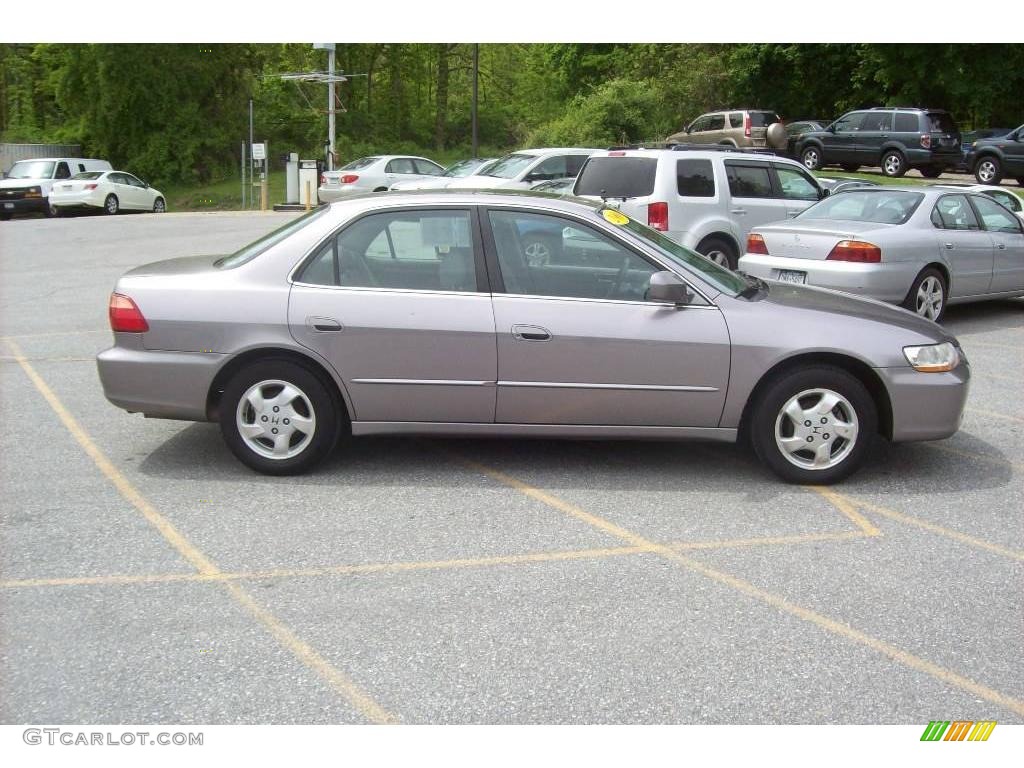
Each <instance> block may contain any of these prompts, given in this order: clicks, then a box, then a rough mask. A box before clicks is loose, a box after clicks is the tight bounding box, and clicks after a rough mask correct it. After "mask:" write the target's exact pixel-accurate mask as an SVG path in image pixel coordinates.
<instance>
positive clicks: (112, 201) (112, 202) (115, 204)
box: [103, 195, 121, 216]
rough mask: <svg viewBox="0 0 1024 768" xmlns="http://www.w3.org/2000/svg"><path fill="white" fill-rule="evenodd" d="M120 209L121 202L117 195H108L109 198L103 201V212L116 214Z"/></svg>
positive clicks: (110, 214) (109, 214)
mask: <svg viewBox="0 0 1024 768" xmlns="http://www.w3.org/2000/svg"><path fill="white" fill-rule="evenodd" d="M119 210H121V203H120V202H119V201H118V199H117V195H107V199H106V200H104V201H103V212H104V213H106V214H107V215H108V216H116V215H117V212H118V211H119Z"/></svg>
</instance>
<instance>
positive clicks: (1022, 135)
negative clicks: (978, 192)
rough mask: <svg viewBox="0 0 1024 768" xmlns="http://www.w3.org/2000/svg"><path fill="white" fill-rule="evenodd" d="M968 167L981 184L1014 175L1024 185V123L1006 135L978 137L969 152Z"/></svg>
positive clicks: (996, 182) (991, 182) (994, 182)
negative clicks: (987, 137) (986, 137)
mask: <svg viewBox="0 0 1024 768" xmlns="http://www.w3.org/2000/svg"><path fill="white" fill-rule="evenodd" d="M967 167H968V168H970V170H971V173H973V174H974V178H976V179H977V180H978V183H979V184H998V183H999V182H1000V181H1002V180H1003V176H1012V177H1013V178H1015V179H1017V183H1018V184H1020V185H1021V186H1022V187H1024V125H1022V126H1020V128H1018V129H1017V130H1015V131H1010V132H1009V133H1007V134H1006V135H1005V136H993V137H992V138H989V139H978V140H977V141H975V142H974V143H973V144H971V148H970V150H969V151H968V152H967Z"/></svg>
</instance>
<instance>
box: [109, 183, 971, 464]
mask: <svg viewBox="0 0 1024 768" xmlns="http://www.w3.org/2000/svg"><path fill="white" fill-rule="evenodd" d="M538 232H543V233H546V234H547V235H549V236H550V237H552V238H554V240H555V242H556V248H557V250H558V251H559V258H558V259H557V260H555V259H552V260H548V261H544V262H537V261H535V260H533V261H531V260H530V259H528V258H527V255H526V254H525V252H524V248H523V244H524V242H527V241H528V240H529V239H530V237H531V236H535V235H536V234H537V233H538ZM109 311H110V322H111V327H112V329H113V331H114V346H112V347H111V348H110V349H107V350H105V351H104V352H102V353H100V355H99V357H98V366H99V374H100V379H101V381H102V383H103V388H104V392H105V394H106V396H107V398H108V399H109V400H110V401H111V402H112V403H114V404H115V405H117V406H119V407H121V408H124V409H125V410H127V411H129V412H133V413H134V412H141V413H144V414H146V415H147V416H153V417H160V418H171V419H187V420H192V421H218V422H219V423H220V427H221V431H222V433H223V435H224V439H225V440H226V442H227V444H228V446H229V447H230V448H231V450H232V451H233V452H234V453H235V455H236V456H237V457H238V458H239V459H240V460H241V461H242V462H244V463H245V464H247V465H248V466H249V467H252V468H253V469H255V470H258V471H260V472H265V473H269V474H289V473H297V472H301V471H304V470H307V469H309V468H310V467H312V466H313V465H314V464H315V463H316V462H318V461H320V460H321V459H323V458H324V456H325V455H327V453H328V452H330V451H331V450H332V448H333V447H334V446H335V444H336V443H337V442H338V440H339V439H341V440H348V439H350V438H351V437H354V436H359V435H380V434H420V435H449V436H460V437H469V436H503V437H517V436H530V437H545V438H547V437H566V438H591V439H619V438H658V439H687V438H696V439H706V440H720V441H735V440H737V439H739V438H743V439H744V440H749V441H750V442H751V443H752V444H753V446H754V448H755V450H756V452H757V454H758V455H759V456H760V458H761V459H762V460H763V462H764V463H765V464H766V465H767V466H768V467H770V468H771V469H772V470H773V471H774V472H775V473H776V474H778V475H779V476H780V477H782V478H783V479H784V480H787V481H790V482H798V483H832V482H836V481H838V480H840V479H842V478H844V477H846V476H847V475H849V474H850V473H851V472H853V471H854V470H855V469H856V468H857V466H858V465H859V464H861V462H862V461H863V459H864V457H865V454H866V452H867V451H868V450H869V446H870V444H871V441H872V439H873V436H874V435H876V434H881V435H883V436H884V437H886V438H888V439H890V440H893V441H906V440H935V439H941V438H945V437H948V436H950V435H952V434H953V433H954V432H955V431H956V430H957V428H958V426H959V424H960V419H961V413H962V410H963V407H964V401H965V399H966V397H967V389H968V380H969V375H970V374H969V368H968V364H967V360H966V359H965V358H964V356H963V352H962V351H961V349H960V346H959V344H958V343H957V341H956V339H955V338H954V337H953V336H951V335H950V334H948V333H947V332H946V331H944V330H943V329H942V328H941V327H939V326H938V325H936V324H935V323H933V322H931V321H930V320H926V319H924V318H921V317H918V316H916V315H914V314H913V313H910V312H906V311H904V310H902V309H898V308H895V307H891V306H889V305H887V304H882V303H880V302H876V301H871V300H867V299H861V298H857V297H854V296H850V295H846V294H842V293H838V292H834V291H829V290H822V289H819V288H812V287H806V286H798V285H783V284H779V283H774V284H771V285H769V284H768V283H766V282H764V281H762V280H758V279H754V278H747V277H743V276H741V275H740V274H737V273H735V272H732V271H729V270H728V269H725V268H723V267H720V266H718V265H717V264H714V263H713V262H711V261H709V260H708V259H706V258H704V257H703V256H700V255H698V254H696V253H694V252H693V251H690V250H688V249H686V248H684V247H682V246H680V245H679V244H677V243H675V242H674V241H672V240H670V239H668V238H666V237H665V236H664V235H662V234H660V233H659V232H656V231H654V230H652V229H649V228H648V227H646V226H644V225H642V224H640V223H638V222H636V221H634V220H632V219H630V218H628V217H627V216H625V215H623V214H622V213H620V212H619V211H617V210H613V209H610V208H607V207H603V206H602V205H601V204H593V205H588V204H583V203H581V202H579V201H572V200H564V199H554V198H550V197H547V196H536V195H532V194H529V193H525V194H514V193H511V194H510V193H486V192H433V191H430V192H421V193H417V192H408V193H393V194H389V195H387V196H380V195H377V196H372V195H368V196H363V197H354V198H351V199H348V200H346V201H344V202H340V203H334V204H332V205H330V206H326V207H323V208H320V209H318V210H316V211H314V212H312V213H310V214H307V215H305V216H303V217H301V218H299V219H296V220H294V221H292V222H290V223H289V224H287V225H285V226H284V227H281V228H280V229H278V230H276V231H275V232H272V233H271V234H269V235H267V236H266V237H264V238H262V239H260V240H257V241H256V242H254V243H252V244H251V245H248V246H246V247H245V248H242V249H241V250H240V251H238V252H237V253H234V254H231V255H228V256H222V257H216V256H210V257H189V258H182V259H173V260H170V261H161V262H157V263H154V264H149V265H147V266H142V267H138V268H136V269H133V270H131V271H130V272H128V273H127V274H125V275H124V276H122V277H121V278H120V280H118V282H117V285H116V287H115V290H114V293H113V295H112V296H111V300H110V307H109ZM680 471H685V467H681V468H680Z"/></svg>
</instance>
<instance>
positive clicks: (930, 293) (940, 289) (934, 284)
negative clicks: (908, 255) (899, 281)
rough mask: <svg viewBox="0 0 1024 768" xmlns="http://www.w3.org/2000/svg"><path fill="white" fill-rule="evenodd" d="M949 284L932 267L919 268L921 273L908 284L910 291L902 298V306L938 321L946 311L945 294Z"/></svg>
mask: <svg viewBox="0 0 1024 768" xmlns="http://www.w3.org/2000/svg"><path fill="white" fill-rule="evenodd" d="M948 291H949V286H947V285H946V278H945V277H943V275H942V273H941V272H939V270H937V269H935V268H934V267H928V268H927V269H923V270H921V274H919V275H918V276H917V278H916V279H915V280H914V284H913V285H912V286H910V292H909V293H908V294H907V297H906V298H905V299H904V300H903V306H904V307H905V308H906V309H909V310H910V311H911V312H916V313H917V314H919V315H920V316H921V317H927V318H928V319H929V320H934V321H935V322H939V320H941V319H942V315H943V314H944V313H945V311H946V295H947V293H948Z"/></svg>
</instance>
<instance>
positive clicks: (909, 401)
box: [875, 362, 971, 443]
mask: <svg viewBox="0 0 1024 768" xmlns="http://www.w3.org/2000/svg"><path fill="white" fill-rule="evenodd" d="M875 373H877V374H878V375H879V377H880V378H881V379H882V381H883V383H884V384H885V388H886V389H887V390H888V391H889V399H890V401H891V403H892V421H893V424H892V440H893V442H896V443H898V442H909V441H913V440H942V439H943V438H946V437H949V436H951V435H952V434H954V433H955V432H956V431H957V430H958V429H959V428H960V422H961V421H962V419H963V414H964V404H965V403H966V402H967V393H968V390H969V389H970V379H971V369H970V366H969V365H968V364H967V363H966V362H962V363H961V364H960V365H959V366H958V367H957V368H956V370H953V371H949V372H948V373H921V372H920V371H915V370H914V369H913V368H911V367H909V366H907V367H906V368H875Z"/></svg>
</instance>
